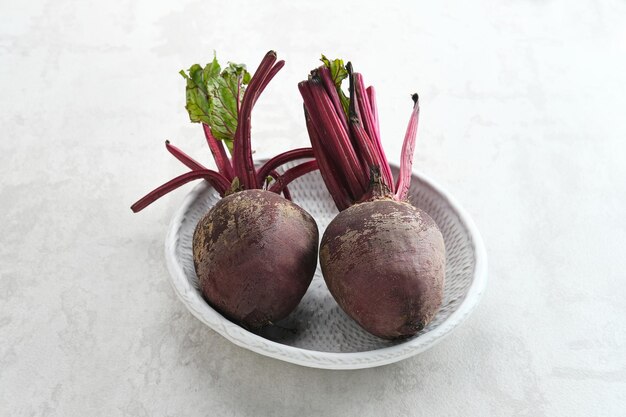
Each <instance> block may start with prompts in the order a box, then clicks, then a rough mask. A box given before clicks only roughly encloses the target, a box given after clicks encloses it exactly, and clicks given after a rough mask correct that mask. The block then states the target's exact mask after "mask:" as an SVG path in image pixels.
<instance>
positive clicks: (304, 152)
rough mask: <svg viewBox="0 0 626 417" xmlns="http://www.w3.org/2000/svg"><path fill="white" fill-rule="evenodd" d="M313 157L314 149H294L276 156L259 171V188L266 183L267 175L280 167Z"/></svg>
mask: <svg viewBox="0 0 626 417" xmlns="http://www.w3.org/2000/svg"><path fill="white" fill-rule="evenodd" d="M313 157H314V155H313V149H311V148H299V149H292V150H290V151H287V152H283V153H281V154H280V155H276V156H275V157H273V158H272V159H270V160H269V161H267V162H266V163H265V164H263V166H261V168H259V169H258V170H257V183H258V185H259V187H261V186H262V185H263V182H264V181H265V178H266V177H267V175H268V174H269V173H270V172H271V171H272V170H275V169H276V168H278V167H279V166H281V165H284V164H286V163H287V162H291V161H295V160H297V159H304V158H313Z"/></svg>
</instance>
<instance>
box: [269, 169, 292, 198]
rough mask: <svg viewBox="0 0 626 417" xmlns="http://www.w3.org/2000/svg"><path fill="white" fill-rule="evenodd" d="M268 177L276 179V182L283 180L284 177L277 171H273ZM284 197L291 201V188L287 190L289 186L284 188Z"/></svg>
mask: <svg viewBox="0 0 626 417" xmlns="http://www.w3.org/2000/svg"><path fill="white" fill-rule="evenodd" d="M268 175H269V176H270V177H272V178H274V181H279V180H282V175H280V174H279V173H278V171H276V170H275V169H273V170H271V171H270V172H269V174H268ZM283 196H284V197H285V198H286V199H287V200H289V201H291V193H290V192H289V188H287V186H285V187H283Z"/></svg>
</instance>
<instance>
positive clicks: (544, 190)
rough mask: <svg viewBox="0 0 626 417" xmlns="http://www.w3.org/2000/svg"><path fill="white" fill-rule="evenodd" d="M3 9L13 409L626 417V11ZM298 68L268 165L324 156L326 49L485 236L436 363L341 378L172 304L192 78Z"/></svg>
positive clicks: (4, 314)
mask: <svg viewBox="0 0 626 417" xmlns="http://www.w3.org/2000/svg"><path fill="white" fill-rule="evenodd" d="M24 3H25V2H12V1H7V0H3V1H2V2H1V5H0V62H1V65H0V92H1V96H0V97H1V98H0V126H1V127H2V140H0V178H1V187H0V212H1V213H2V222H0V415H3V416H4V415H6V416H31V415H33V416H35V415H36V416H48V415H49V416H82V415H90V416H183V415H186V416H200V415H216V416H217V415H219V416H265V415H267V416H270V415H271V416H316V415H320V416H379V415H390V416H391V415H394V416H420V415H424V416H468V415H476V416H478V415H498V416H591V415H594V416H622V415H624V409H626V353H625V352H626V330H625V329H626V326H624V318H625V316H626V303H625V302H624V300H625V299H626V285H625V284H624V276H625V273H624V271H625V270H626V256H625V252H626V221H625V220H624V219H625V217H624V215H625V214H626V208H625V206H626V204H625V203H626V168H625V167H626V165H625V164H624V157H625V155H626V146H625V136H626V121H625V118H624V110H625V109H626V42H625V39H626V26H625V25H624V22H625V21H626V3H625V2H624V1H615V0H614V1H603V2H600V1H596V2H587V1H580V2H568V1H557V0H554V1H528V0H524V1H522V0H519V1H488V0H480V1H477V2H471V4H469V3H470V2H465V3H461V2H459V4H455V5H452V4H448V5H442V4H432V3H434V2H431V4H422V5H420V6H418V5H411V3H409V2H394V3H393V5H392V6H385V7H383V6H381V4H382V3H378V2H376V3H372V4H374V5H375V6H368V5H367V4H366V3H364V2H341V4H335V3H334V2H328V1H319V2H315V3H313V2H307V3H297V2H290V1H282V2H258V3H256V5H245V4H244V3H242V2H237V1H235V2H225V1H220V2H218V1H187V0H183V1H178V2H176V3H173V2H172V3H171V4H166V3H158V2H152V1H112V2H91V4H89V3H88V2H79V1H68V0H58V1H43V0H34V1H31V2H28V4H24ZM270 48H272V49H276V50H277V51H278V52H279V56H280V57H281V58H284V59H286V60H287V66H286V67H285V68H284V70H283V71H282V72H281V73H280V74H279V76H278V77H277V78H276V80H275V81H274V82H273V83H272V84H271V85H270V87H269V88H268V90H267V91H266V94H265V95H264V96H263V98H262V99H261V100H260V101H259V104H258V106H257V109H256V111H255V114H254V116H253V126H254V127H253V129H254V130H253V133H254V140H255V143H254V146H255V149H256V150H257V155H260V156H267V155H271V154H274V153H277V152H279V151H282V150H286V149H288V148H292V147H296V146H303V145H306V143H307V137H306V134H305V130H304V126H303V118H302V114H301V100H300V97H299V95H298V92H297V89H296V83H297V81H298V80H300V79H302V78H304V77H305V76H306V74H307V72H308V70H309V69H310V68H312V67H313V66H315V65H317V62H316V59H317V57H318V56H319V53H320V52H325V53H327V54H329V55H330V56H342V57H345V58H347V59H351V60H353V62H354V63H355V65H356V67H357V69H358V70H360V71H361V72H362V73H363V74H364V76H365V78H366V81H367V82H369V83H371V84H374V85H375V86H376V87H377V88H378V91H379V106H380V114H381V123H382V134H383V140H384V141H385V147H386V149H387V151H388V154H390V155H392V156H393V159H395V160H397V159H398V158H397V156H398V155H399V151H400V147H401V138H402V136H403V132H404V129H405V126H406V122H407V120H408V115H409V112H410V101H409V97H408V94H409V93H411V92H413V91H414V90H418V91H419V92H420V96H421V99H422V115H421V117H422V118H421V125H420V132H419V137H418V145H417V149H416V151H417V155H416V167H417V168H418V169H420V170H421V171H423V172H425V173H427V174H428V175H429V176H431V177H432V178H434V179H435V180H437V181H438V182H439V183H441V184H442V185H443V186H444V187H446V188H447V189H448V190H449V191H451V192H452V194H453V195H454V196H455V197H456V198H457V199H458V200H459V201H460V202H461V204H462V205H464V207H465V208H466V209H467V210H468V211H469V213H470V214H471V215H472V216H473V217H474V219H475V221H476V223H477V225H478V227H479V228H480V230H481V231H482V233H483V237H484V239H485V241H486V244H487V249H488V252H489V256H490V282H489V287H488V290H487V293H486V295H485V297H484V299H483V301H482V303H481V305H480V306H479V308H478V309H477V310H476V312H475V314H474V315H473V316H472V317H471V318H470V319H469V321H468V322H467V323H466V324H465V325H464V326H463V327H462V328H460V329H459V330H458V331H456V332H455V333H454V334H453V335H451V336H450V337H449V338H448V339H446V340H445V341H444V342H442V343H441V344H439V345H437V346H436V347H435V348H433V349H431V350H430V351H428V352H426V353H423V354H421V355H419V356H417V357H415V358H412V359H409V360H406V361H403V362H400V363H397V364H394V365H390V366H386V367H383V368H378V369H372V370H362V371H351V372H329V371H320V370H312V369H305V368H301V367H298V366H295V365H289V364H285V363H281V362H279V361H276V360H272V359H268V358H264V357H260V356H258V355H256V354H254V353H251V352H248V351H246V350H243V349H240V348H238V347H235V346H233V345H231V344H230V343H228V342H227V341H226V340H225V339H223V338H222V337H220V336H219V335H217V334H215V333H213V332H212V331H210V330H209V329H207V328H205V327H204V326H203V325H201V324H200V322H199V321H198V320H196V319H195V318H193V317H192V316H191V315H190V314H189V313H188V312H187V311H186V310H185V308H184V307H183V306H182V304H181V303H179V302H178V301H177V300H176V298H175V296H174V293H173V291H172V289H171V288H170V285H169V283H168V278H167V271H166V269H165V263H164V259H163V254H162V252H163V251H162V246H163V239H164V234H165V230H166V225H167V223H168V221H169V219H170V217H171V215H172V213H173V212H174V210H175V209H176V207H177V206H178V205H179V204H180V203H181V200H182V198H183V196H184V195H185V193H186V192H188V190H189V189H190V187H191V186H188V187H186V188H184V189H181V190H179V191H177V192H175V193H172V194H171V195H170V196H168V197H166V198H164V199H163V200H161V201H159V202H158V203H157V204H155V205H154V206H152V207H150V208H149V209H147V210H146V211H145V212H142V213H141V214H140V215H132V214H131V212H130V210H129V209H128V206H129V205H130V204H131V203H132V202H133V201H134V200H135V199H136V198H138V197H140V196H141V195H143V194H144V193H145V192H147V191H148V190H149V189H151V188H153V187H155V186H156V185H158V184H160V183H162V182H164V181H165V180H167V179H170V178H171V177H173V176H175V175H177V174H179V173H182V172H183V171H184V168H183V167H182V166H181V165H180V164H179V163H178V162H177V161H175V160H174V159H173V158H172V157H171V156H169V155H168V154H167V153H166V151H165V150H164V148H163V140H164V139H171V140H173V142H174V144H177V145H179V146H181V147H182V148H184V149H185V150H187V151H188V152H189V153H190V154H192V155H194V156H195V157H197V158H198V159H199V160H201V161H203V162H206V163H208V160H209V155H208V152H207V150H206V149H205V147H204V144H203V137H202V133H201V132H200V130H199V128H198V126H197V125H192V124H190V123H188V120H187V116H186V114H185V110H184V108H183V105H184V98H183V96H184V94H183V88H184V87H183V81H182V79H181V78H180V76H179V75H178V74H177V71H178V70H179V69H181V68H185V67H188V66H189V65H190V64H192V63H194V62H196V61H201V62H206V61H207V60H209V59H210V58H211V55H212V51H213V49H215V50H217V52H218V54H219V57H221V58H222V59H223V60H227V59H231V60H234V61H241V62H246V63H248V65H249V66H250V67H251V68H252V69H253V68H255V67H256V64H257V63H258V61H259V60H260V58H261V57H262V55H263V53H264V52H265V51H266V50H268V49H270Z"/></svg>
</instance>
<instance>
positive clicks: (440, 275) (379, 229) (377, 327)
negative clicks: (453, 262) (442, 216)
mask: <svg viewBox="0 0 626 417" xmlns="http://www.w3.org/2000/svg"><path fill="white" fill-rule="evenodd" d="M320 264H321V267H322V272H323V274H324V279H325V280H326V284H327V286H328V288H329V290H330V292H331V293H332V295H333V297H334V298H335V300H337V302H338V303H339V305H340V306H341V308H342V309H343V310H344V311H345V312H346V313H347V314H348V315H349V316H350V317H352V318H353V319H354V320H355V321H356V322H357V323H359V325H361V327H363V328H364V329H365V330H367V331H368V332H370V333H372V334H373V335H375V336H378V337H381V338H384V339H401V338H406V337H410V336H413V335H414V334H416V333H417V332H418V331H420V330H421V329H423V328H424V326H425V325H426V324H427V323H428V322H429V321H430V320H431V319H432V318H433V316H434V315H435V313H436V312H437V310H438V309H439V307H440V306H441V302H442V298H443V286H444V275H445V247H444V241H443V236H442V235H441V232H440V231H439V228H438V227H437V225H436V224H435V222H434V221H433V219H432V218H431V217H430V216H428V214H426V213H425V212H424V211H422V210H420V209H417V208H415V207H414V206H412V205H411V204H408V203H405V202H399V201H395V200H392V199H381V200H374V201H369V202H365V203H360V204H356V205H354V206H352V207H350V208H348V209H346V210H344V211H342V212H341V213H339V214H338V215H337V217H335V219H334V220H333V221H332V222H331V223H330V225H329V226H328V228H327V229H326V231H325V233H324V236H323V237H322V243H321V246H320Z"/></svg>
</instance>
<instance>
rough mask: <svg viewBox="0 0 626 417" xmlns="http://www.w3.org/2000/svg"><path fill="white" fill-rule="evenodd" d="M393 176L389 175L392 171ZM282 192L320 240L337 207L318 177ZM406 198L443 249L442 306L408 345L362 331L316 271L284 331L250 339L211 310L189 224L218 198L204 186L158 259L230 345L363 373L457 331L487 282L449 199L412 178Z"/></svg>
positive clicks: (469, 233) (471, 237)
mask: <svg viewBox="0 0 626 417" xmlns="http://www.w3.org/2000/svg"><path fill="white" fill-rule="evenodd" d="M393 170H394V175H397V167H395V168H394V169H393ZM289 188H290V191H291V194H292V196H293V200H294V202H295V203H296V204H298V205H300V206H301V207H302V208H304V209H305V210H307V211H308V212H309V213H311V215H312V216H313V217H314V218H315V220H316V221H317V224H318V227H319V230H320V236H321V235H322V233H323V232H324V230H325V228H326V226H327V225H328V223H329V222H330V221H331V220H332V219H333V217H334V216H335V215H336V213H337V209H336V208H335V206H334V204H333V202H332V199H331V198H330V195H329V194H328V192H327V191H326V189H325V187H324V183H323V182H322V179H321V176H320V174H319V172H314V173H310V174H307V175H305V176H304V177H302V178H300V179H298V180H297V181H295V182H294V183H292V184H291V185H290V187H289ZM409 196H410V198H409V199H410V200H411V202H412V203H413V204H414V205H415V206H417V207H420V208H421V209H423V210H425V211H426V212H427V213H428V214H430V216H431V217H432V218H433V219H434V220H435V222H437V225H438V226H439V228H440V229H441V232H442V233H443V237H444V240H445V244H446V281H445V288H444V301H443V305H442V307H441V309H440V311H439V312H438V313H437V315H436V316H435V318H434V319H433V321H432V322H431V323H430V324H429V325H428V326H427V327H426V328H425V329H424V330H422V331H421V332H420V333H418V334H417V335H416V336H414V337H412V338H410V339H406V340H403V341H401V342H389V341H385V340H382V339H378V338H376V337H374V336H372V335H370V334H368V333H366V332H365V331H364V330H362V329H361V328H360V327H359V326H358V325H357V324H356V323H355V322H354V321H352V320H351V319H350V318H349V317H348V316H347V315H346V314H345V313H344V312H343V311H342V310H341V309H340V308H339V306H338V305H337V304H336V303H335V301H334V300H333V298H332V296H331V295H330V293H329V292H328V289H327V288H326V284H325V283H324V279H323V277H322V275H321V271H320V268H319V265H318V268H317V271H316V273H315V277H314V278H313V282H312V283H311V286H310V287H309V289H308V291H307V293H306V295H305V296H304V298H303V299H302V302H301V303H300V304H299V306H298V307H297V309H296V310H295V311H294V312H293V313H291V314H290V315H289V317H287V318H286V319H285V320H283V321H281V322H280V323H278V325H279V326H281V327H283V328H285V329H281V328H278V327H274V328H271V329H266V330H264V331H262V332H260V333H252V332H250V331H248V330H246V329H243V328H242V327H240V326H238V325H237V324H235V323H233V322H231V321H229V320H227V319H226V318H224V317H223V316H222V315H221V314H220V313H218V312H217V311H215V310H214V309H213V308H211V306H210V305H209V304H207V303H206V301H204V299H203V298H202V295H201V293H200V291H199V290H198V285H197V277H196V273H195V270H194V266H193V256H192V249H191V248H192V236H193V231H194V229H195V227H196V224H197V222H198V221H199V220H200V217H201V216H203V215H204V214H205V213H206V212H207V211H208V210H209V208H210V207H212V206H213V205H214V204H215V203H216V202H217V201H218V200H219V195H218V194H217V193H216V192H215V190H213V188H211V187H210V186H209V185H208V184H207V183H206V182H203V183H201V184H199V185H197V186H196V187H195V188H194V189H193V190H192V191H191V193H189V195H187V197H186V199H185V201H184V202H183V205H182V206H181V207H180V209H179V210H178V211H177V212H176V214H175V215H174V218H173V219H172V221H171V224H170V226H169V231H168V234H167V238H166V241H165V257H166V259H167V265H168V269H169V271H170V275H171V279H172V285H173V286H174V290H175V291H176V293H177V294H178V296H179V297H180V299H181V300H182V302H183V303H185V305H186V306H187V308H188V309H189V311H191V313H192V314H193V315H194V316H196V317H197V318H198V319H199V320H200V321H202V322H203V323H205V324H206V325H207V326H209V327H210V328H211V329H213V330H215V331H216V332H218V333H219V334H221V335H222V336H224V337H225V338H227V339H228V340H230V341H231V342H233V343H235V344H236V345H238V346H241V347H244V348H246V349H249V350H251V351H253V352H257V353H259V354H261V355H265V356H270V357H272V358H276V359H280V360H283V361H286V362H291V363H295V364H298V365H303V366H309V367H314V368H326V369H358V368H370V367H374V366H380V365H385V364H389V363H393V362H397V361H399V360H402V359H405V358H408V357H410V356H413V355H415V354H417V353H420V352H423V351H424V350H426V349H428V348H430V347H431V346H433V345H434V344H435V343H437V342H439V341H440V340H441V339H443V338H444V337H445V336H446V335H448V334H450V332H452V331H453V330H454V329H455V328H456V327H458V326H459V325H460V324H461V323H462V322H463V321H464V320H465V319H466V318H467V317H468V316H469V314H470V313H471V312H472V310H473V309H474V308H475V307H476V305H477V304H478V301H479V300H480V297H481V295H482V293H483V291H484V289H485V284H486V280H487V255H486V252H485V248H484V245H483V242H482V239H481V237H480V234H479V233H478V230H477V229H476V227H475V226H474V224H473V222H472V220H471V219H470V217H469V216H468V215H467V213H465V211H464V210H463V209H462V208H461V207H460V206H459V205H458V203H457V202H456V201H455V200H454V199H453V198H452V196H450V195H449V194H448V193H446V192H445V191H444V190H443V189H442V188H441V187H439V186H438V185H437V184H435V183H434V182H433V181H432V180H430V179H428V178H427V177H425V176H424V175H422V174H418V173H414V174H413V179H412V183H411V191H410V194H409ZM286 329H296V331H295V332H293V331H288V330H286Z"/></svg>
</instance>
